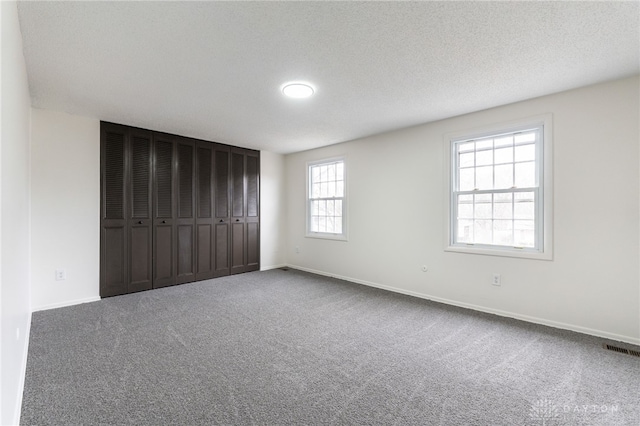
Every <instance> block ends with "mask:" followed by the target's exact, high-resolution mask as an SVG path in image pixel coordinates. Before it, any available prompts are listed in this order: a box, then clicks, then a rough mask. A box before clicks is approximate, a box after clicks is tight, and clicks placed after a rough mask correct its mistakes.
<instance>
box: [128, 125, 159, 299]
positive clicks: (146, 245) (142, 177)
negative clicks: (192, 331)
mask: <svg viewBox="0 0 640 426" xmlns="http://www.w3.org/2000/svg"><path fill="white" fill-rule="evenodd" d="M129 134H130V139H129V146H130V150H129V152H130V156H129V161H130V162H129V171H130V173H129V180H128V183H127V187H128V188H129V194H128V197H127V199H128V201H129V203H128V207H127V214H128V215H129V217H128V218H127V219H128V225H129V226H128V232H129V235H128V236H129V247H128V250H129V291H128V293H131V292H135V291H142V290H149V289H151V288H152V287H153V270H152V263H153V258H152V251H153V250H152V233H153V231H152V215H151V206H152V203H151V144H152V137H151V132H148V131H144V130H137V129H132V130H131V131H130V133H129Z"/></svg>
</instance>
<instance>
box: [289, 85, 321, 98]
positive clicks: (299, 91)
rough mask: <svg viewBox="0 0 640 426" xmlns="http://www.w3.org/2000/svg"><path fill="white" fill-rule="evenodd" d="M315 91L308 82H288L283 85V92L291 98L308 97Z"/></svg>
mask: <svg viewBox="0 0 640 426" xmlns="http://www.w3.org/2000/svg"><path fill="white" fill-rule="evenodd" d="M314 92H315V91H314V90H313V87H311V86H310V85H308V84H306V83H287V84H285V85H284V87H282V93H284V95H285V96H288V97H290V98H308V97H309V96H311V95H313V93H314Z"/></svg>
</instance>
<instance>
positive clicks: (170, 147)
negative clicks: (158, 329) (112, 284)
mask: <svg viewBox="0 0 640 426" xmlns="http://www.w3.org/2000/svg"><path fill="white" fill-rule="evenodd" d="M174 145H175V144H174V141H173V138H172V137H170V136H167V135H163V134H158V133H154V141H153V149H154V163H155V164H154V166H155V167H154V174H153V177H154V181H153V287H154V288H158V287H166V286H168V285H173V284H175V283H176V255H175V252H176V250H175V247H176V244H175V241H176V238H175V229H174V225H175V223H174V217H175V203H174V193H175V190H174V168H175V165H174V159H175V154H174Z"/></svg>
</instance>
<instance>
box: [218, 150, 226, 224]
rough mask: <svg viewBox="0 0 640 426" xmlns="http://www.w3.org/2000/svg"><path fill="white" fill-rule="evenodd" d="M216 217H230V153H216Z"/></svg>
mask: <svg viewBox="0 0 640 426" xmlns="http://www.w3.org/2000/svg"><path fill="white" fill-rule="evenodd" d="M215 167H216V170H215V188H216V200H215V201H216V217H227V216H229V193H228V188H229V153H228V152H225V151H217V152H216V164H215Z"/></svg>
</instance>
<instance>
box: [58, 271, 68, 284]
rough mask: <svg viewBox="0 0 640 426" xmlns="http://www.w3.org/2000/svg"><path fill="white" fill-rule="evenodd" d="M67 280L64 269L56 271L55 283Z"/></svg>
mask: <svg viewBox="0 0 640 426" xmlns="http://www.w3.org/2000/svg"><path fill="white" fill-rule="evenodd" d="M66 279H67V270H66V269H56V281H64V280H66Z"/></svg>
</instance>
